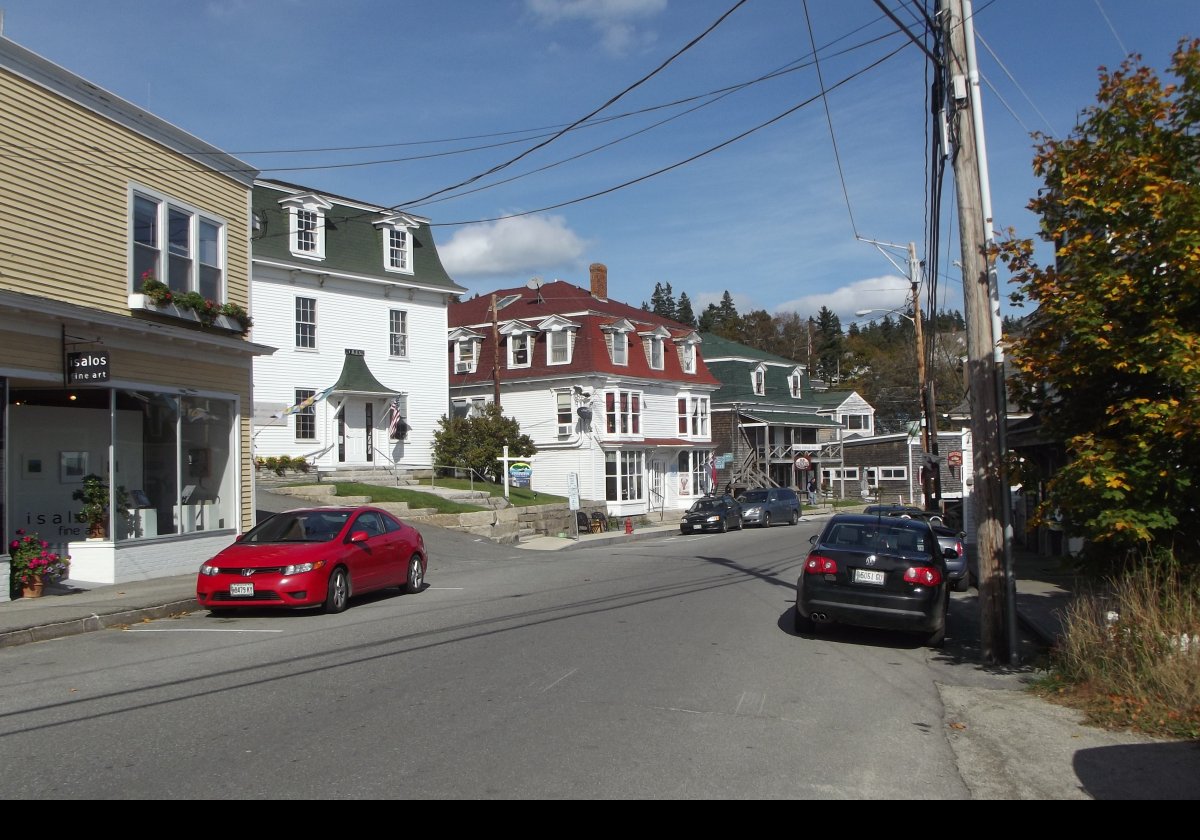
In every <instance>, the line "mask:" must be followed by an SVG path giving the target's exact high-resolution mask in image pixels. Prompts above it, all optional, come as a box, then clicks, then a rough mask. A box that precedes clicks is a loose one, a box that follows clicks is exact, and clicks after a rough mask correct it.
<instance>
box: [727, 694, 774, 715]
mask: <svg viewBox="0 0 1200 840" xmlns="http://www.w3.org/2000/svg"><path fill="white" fill-rule="evenodd" d="M766 703H767V695H765V694H759V693H758V692H757V691H743V692H742V696H741V698H740V699H739V700H738V704H737V708H736V709H734V710H733V714H734V715H735V716H737V715H740V714H742V707H743V706H745V707H746V714H748V715H755V716H761V715H762V713H763V707H764V706H765V705H766Z"/></svg>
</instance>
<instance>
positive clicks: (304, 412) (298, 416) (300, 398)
mask: <svg viewBox="0 0 1200 840" xmlns="http://www.w3.org/2000/svg"><path fill="white" fill-rule="evenodd" d="M316 393H317V392H316V390H314V389H312V388H296V389H295V390H294V391H293V394H294V395H295V398H296V399H295V402H293V403H292V405H299V404H300V403H302V402H304V401H305V400H307V399H309V398H310V397H312V396H314V395H315V394H316ZM292 416H293V417H294V418H295V429H294V436H295V439H296V440H297V441H310V440H316V439H317V404H316V403H315V402H314V403H313V404H312V405H309V406H306V407H304V408H302V409H300V410H299V411H297V412H296V413H295V414H294V415H292ZM301 426H310V427H311V428H312V434H311V435H301V434H300V427H301Z"/></svg>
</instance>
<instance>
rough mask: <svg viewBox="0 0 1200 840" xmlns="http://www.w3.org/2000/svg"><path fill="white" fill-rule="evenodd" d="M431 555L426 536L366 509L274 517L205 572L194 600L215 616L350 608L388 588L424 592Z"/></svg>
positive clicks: (298, 512) (205, 567)
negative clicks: (264, 610)
mask: <svg viewBox="0 0 1200 840" xmlns="http://www.w3.org/2000/svg"><path fill="white" fill-rule="evenodd" d="M428 563H429V556H428V554H427V552H426V550H425V540H424V538H422V536H421V532H420V531H418V530H417V529H416V528H414V527H412V526H411V525H407V524H405V523H404V522H401V521H400V520H399V519H397V518H396V517H394V516H392V515H391V514H390V513H388V512H387V511H384V510H380V509H379V508H374V507H368V506H357V507H316V508H303V509H298V510H291V511H287V512H285V513H277V514H275V515H274V516H272V517H271V518H270V519H268V520H266V521H265V522H260V523H259V524H258V525H256V526H254V527H253V528H251V529H250V530H249V531H247V532H246V533H245V534H243V535H242V536H241V537H239V538H238V540H237V541H236V542H235V543H234V544H233V545H231V546H229V547H228V548H225V549H223V550H222V551H221V552H220V553H218V554H217V555H216V556H215V557H213V558H212V559H211V560H209V561H208V562H206V563H205V564H204V565H203V566H201V567H200V573H199V575H198V576H197V578H196V600H197V601H199V603H200V606H202V607H207V608H208V609H209V610H211V611H213V612H221V611H224V610H230V609H236V608H246V607H253V608H255V609H262V608H272V607H277V608H289V607H318V606H319V607H322V608H323V609H324V610H325V612H327V613H339V612H341V611H342V610H344V609H346V607H347V605H348V604H349V601H350V598H351V597H353V596H354V595H361V594H363V593H365V592H371V591H373V590H376V589H383V588H385V587H389V586H398V587H401V588H402V589H403V590H404V591H405V592H410V593H415V592H420V591H421V588H422V586H423V584H424V582H425V571H426V569H427V568H428Z"/></svg>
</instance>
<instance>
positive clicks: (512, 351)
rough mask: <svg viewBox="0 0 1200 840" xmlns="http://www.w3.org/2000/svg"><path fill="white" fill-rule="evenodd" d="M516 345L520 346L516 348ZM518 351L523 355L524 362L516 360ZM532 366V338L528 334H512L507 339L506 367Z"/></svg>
mask: <svg viewBox="0 0 1200 840" xmlns="http://www.w3.org/2000/svg"><path fill="white" fill-rule="evenodd" d="M518 344H520V345H521V346H519V347H518ZM518 351H523V352H524V353H525V361H524V362H521V361H519V360H518V359H517V353H518ZM532 365H533V337H532V336H531V335H530V334H529V333H517V332H515V333H513V334H512V335H510V336H509V337H508V366H509V367H510V368H527V367H530V366H532Z"/></svg>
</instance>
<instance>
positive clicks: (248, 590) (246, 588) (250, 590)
mask: <svg viewBox="0 0 1200 840" xmlns="http://www.w3.org/2000/svg"><path fill="white" fill-rule="evenodd" d="M229 595H230V597H233V598H253V597H254V584H253V583H231V584H229Z"/></svg>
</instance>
